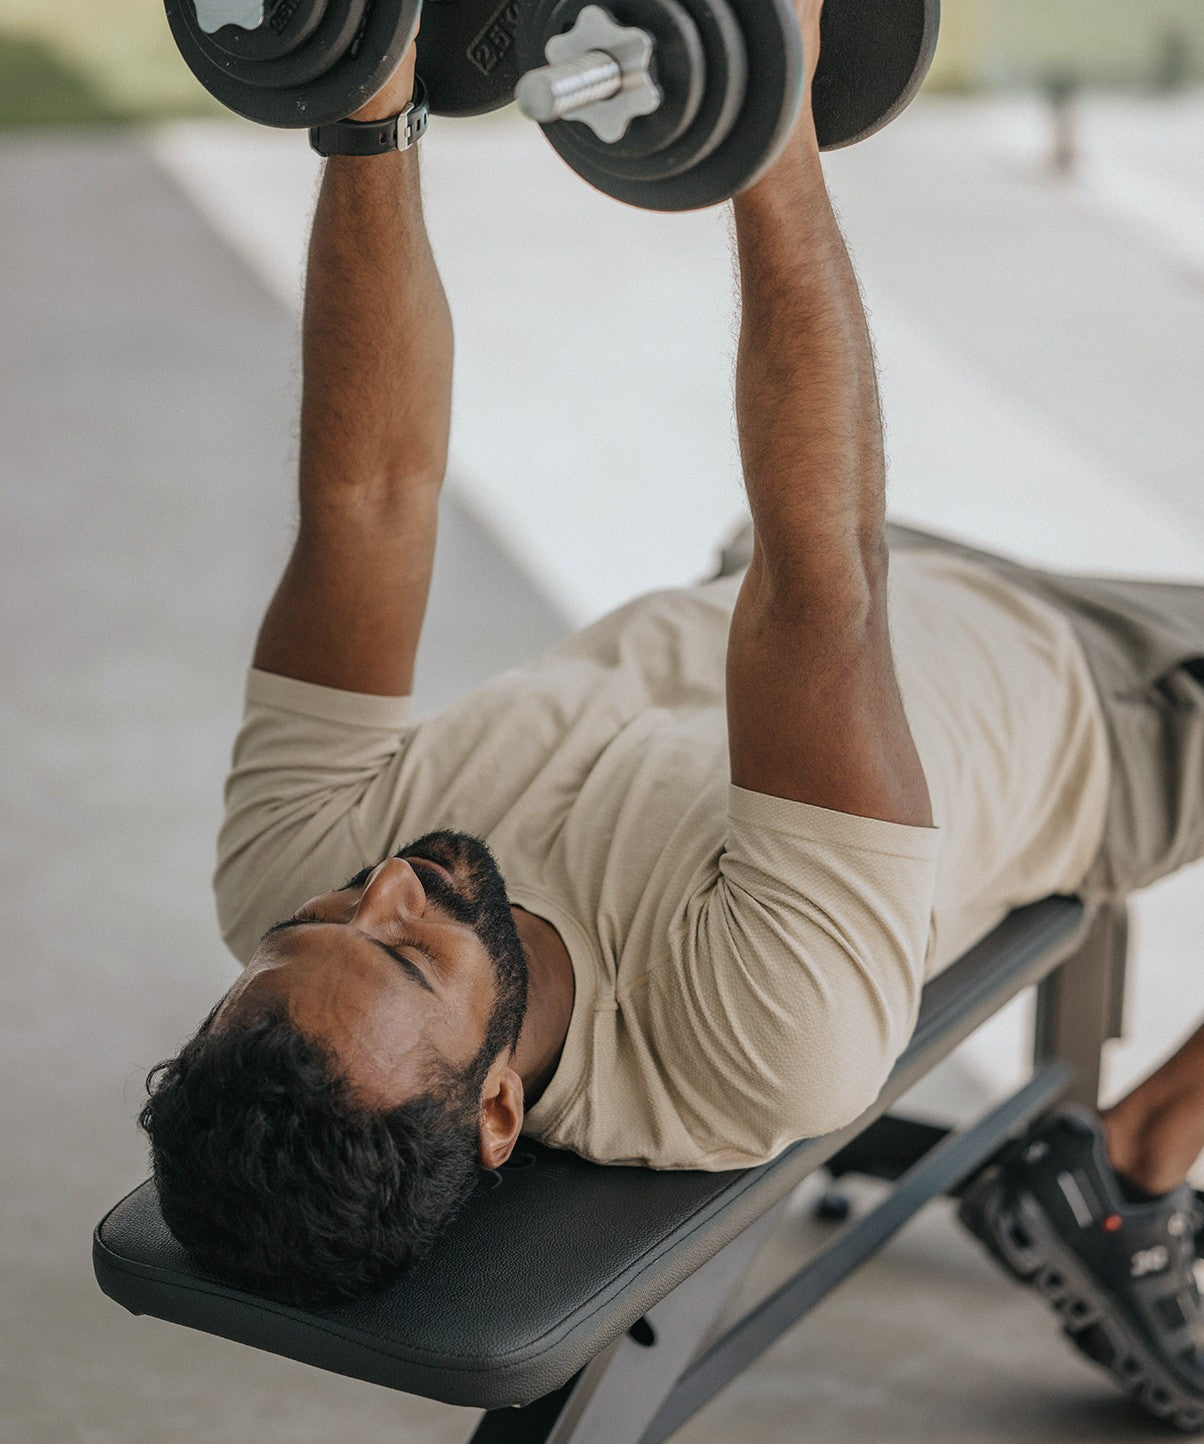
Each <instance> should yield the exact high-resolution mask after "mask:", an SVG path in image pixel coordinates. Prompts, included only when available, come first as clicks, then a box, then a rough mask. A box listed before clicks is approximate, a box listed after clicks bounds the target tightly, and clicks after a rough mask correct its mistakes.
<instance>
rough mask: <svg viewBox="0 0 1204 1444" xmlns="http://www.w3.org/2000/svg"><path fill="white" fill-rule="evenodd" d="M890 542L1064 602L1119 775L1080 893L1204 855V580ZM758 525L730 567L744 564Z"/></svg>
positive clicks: (902, 538)
mask: <svg viewBox="0 0 1204 1444" xmlns="http://www.w3.org/2000/svg"><path fill="white" fill-rule="evenodd" d="M887 534H888V537H889V541H890V545H891V549H892V550H894V549H897V548H904V547H909V546H911V547H918V546H922V547H925V548H929V549H931V548H933V547H936V548H939V549H946V550H949V551H951V552H953V553H954V554H956V555H957V556H959V557H963V558H965V559H967V560H969V561H972V562H977V563H978V564H980V565H981V566H984V567H987V568H989V569H991V570H992V571H994V572H996V573H998V574H999V575H1001V576H1003V577H1005V578H1006V579H1007V580H1009V581H1011V582H1012V583H1014V584H1015V585H1016V586H1018V587H1020V588H1021V589H1023V590H1025V591H1028V592H1031V593H1032V594H1033V595H1034V596H1037V597H1040V598H1042V599H1043V600H1045V601H1047V602H1049V603H1051V604H1052V605H1054V606H1056V607H1057V608H1058V609H1059V611H1061V612H1063V613H1064V614H1065V616H1066V618H1067V620H1068V621H1069V622H1070V624H1071V625H1072V626H1073V627H1074V630H1075V634H1076V635H1077V637H1078V639H1079V641H1080V643H1081V644H1082V647H1083V651H1084V653H1085V654H1086V658H1087V665H1088V667H1089V668H1090V670H1091V675H1092V677H1093V678H1094V680H1095V685H1096V687H1097V689H1098V691H1099V698H1100V704H1101V707H1102V709H1103V714H1104V721H1105V724H1106V726H1107V730H1108V739H1109V742H1110V744H1111V755H1112V780H1111V789H1110V795H1109V801H1108V812H1107V816H1106V820H1105V823H1104V837H1103V843H1102V845H1101V847H1100V850H1099V853H1098V855H1097V857H1096V860H1095V862H1094V863H1093V864H1092V867H1091V869H1090V871H1089V872H1088V874H1087V877H1086V879H1085V880H1084V883H1083V886H1082V888H1081V889H1080V891H1081V892H1082V893H1083V895H1084V896H1085V897H1090V898H1093V899H1094V898H1122V897H1125V896H1127V894H1129V893H1130V892H1134V891H1135V890H1136V889H1138V888H1141V887H1145V886H1146V885H1147V884H1148V883H1151V882H1154V881H1155V880H1156V879H1157V878H1160V877H1164V876H1166V874H1167V873H1171V872H1174V871H1175V870H1176V869H1178V868H1180V867H1183V866H1185V865H1186V864H1187V863H1189V862H1195V861H1196V860H1197V859H1198V858H1200V857H1204V586H1180V585H1175V584H1172V583H1165V582H1137V581H1123V580H1120V579H1117V578H1111V577H1078V576H1064V575H1061V574H1059V573H1056V572H1044V571H1038V570H1037V569H1035V568H1033V567H1026V566H1022V565H1020V564H1019V563H1018V562H1013V561H1008V560H1007V559H1006V558H1004V557H998V556H995V555H993V554H992V553H990V552H984V551H978V550H977V549H975V548H974V547H969V546H964V545H963V544H962V543H960V542H955V541H951V540H949V539H948V538H945V537H940V536H935V535H932V534H930V533H928V532H920V531H914V530H912V529H911V528H909V527H901V526H889V527H888V528H887ZM751 541H752V537H751V527H748V528H746V529H745V530H744V531H743V532H741V533H740V534H738V535H737V536H736V537H734V538H733V539H732V542H731V543H730V544H729V546H728V547H727V549H726V550H725V551H724V553H723V559H722V563H721V573H726V572H730V571H734V570H736V569H737V568H738V567H740V566H743V565H746V564H747V562H748V558H749V555H750V553H751Z"/></svg>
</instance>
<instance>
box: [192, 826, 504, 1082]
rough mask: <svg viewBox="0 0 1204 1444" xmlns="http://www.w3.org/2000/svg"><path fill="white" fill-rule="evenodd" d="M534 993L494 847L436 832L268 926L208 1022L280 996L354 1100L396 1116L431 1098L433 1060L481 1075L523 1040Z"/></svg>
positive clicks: (228, 1017) (225, 1018) (226, 1018)
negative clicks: (410, 1101) (407, 1105)
mask: <svg viewBox="0 0 1204 1444" xmlns="http://www.w3.org/2000/svg"><path fill="white" fill-rule="evenodd" d="M526 994H527V965H526V958H525V955H524V953H523V947H522V943H521V942H520V940H519V936H518V932H517V930H516V929H515V926H514V919H513V916H512V915H511V912H510V903H509V899H508V898H507V896H506V887H505V884H504V882H503V881H502V877H501V874H500V872H499V871H498V868H497V864H496V863H495V862H494V860H493V857H492V855H491V854H490V852H489V850H488V848H487V847H486V846H485V844H484V843H483V842H481V841H480V840H479V839H477V838H473V837H469V836H467V835H466V834H464V833H456V832H431V833H427V834H426V835H425V836H424V837H420V838H419V839H418V840H417V841H416V842H413V843H410V844H409V846H407V847H404V848H402V850H401V851H400V852H399V853H398V854H397V855H396V856H395V857H391V858H387V859H386V860H385V861H384V862H382V863H380V864H379V865H378V866H377V867H375V868H365V869H364V871H363V872H361V873H358V874H357V875H356V876H355V877H353V878H352V879H351V881H350V882H348V883H347V884H345V885H344V886H343V887H342V888H339V889H338V890H337V891H334V892H328V893H323V894H322V895H321V896H320V897H316V898H312V899H311V900H310V901H309V902H307V903H306V904H305V905H304V906H303V907H302V908H300V909H299V910H298V911H297V912H296V913H295V914H294V915H293V917H291V918H288V919H286V920H285V921H284V922H281V923H277V924H276V926H275V927H273V928H270V929H269V930H268V932H267V933H266V934H265V935H264V937H263V939H262V940H261V942H260V944H259V946H258V948H256V950H255V953H254V954H253V956H252V957H251V960H250V962H249V963H248V964H247V968H246V971H245V972H244V974H243V976H242V977H241V978H240V979H239V981H238V982H237V983H235V985H234V987H233V988H231V989H230V992H229V993H228V994H227V995H226V998H225V1000H224V1001H223V1003H222V1005H221V1008H220V1009H219V1011H218V1013H217V1015H216V1017H215V1019H214V1025H215V1026H217V1027H220V1026H221V1025H222V1024H223V1023H224V1022H227V1021H230V1020H231V1019H233V1018H234V1017H236V1016H238V1015H239V1014H245V1013H247V1012H250V1011H253V1010H254V1009H255V1008H256V1007H257V1006H259V1005H262V1004H263V1003H264V1002H266V1001H270V1000H276V999H283V1000H284V1001H285V1003H286V1005H287V1007H288V1011H289V1016H290V1017H291V1018H292V1020H293V1022H294V1024H295V1025H296V1026H297V1027H298V1028H299V1029H300V1030H301V1032H303V1033H304V1034H306V1036H307V1037H310V1038H313V1039H314V1040H315V1041H318V1042H321V1043H324V1044H325V1045H326V1046H327V1047H329V1048H331V1049H332V1050H333V1052H334V1054H335V1056H336V1057H337V1058H338V1059H339V1062H340V1064H341V1071H342V1073H343V1076H344V1078H345V1079H346V1081H347V1082H348V1083H349V1084H350V1086H351V1088H352V1090H353V1092H354V1093H355V1095H356V1096H357V1097H358V1098H359V1100H360V1101H361V1102H362V1103H363V1104H365V1105H366V1106H368V1107H373V1108H391V1107H395V1106H397V1105H398V1104H400V1103H402V1102H404V1101H405V1100H406V1099H407V1098H410V1097H413V1096H415V1095H416V1094H418V1093H421V1092H424V1091H426V1089H427V1088H428V1086H429V1083H430V1069H431V1065H432V1064H434V1063H444V1064H447V1065H449V1066H450V1067H451V1068H453V1069H454V1070H456V1071H457V1072H460V1071H461V1070H463V1069H465V1068H468V1067H469V1065H472V1064H475V1065H476V1068H475V1070H474V1071H477V1072H478V1073H479V1075H480V1076H483V1073H484V1071H485V1069H487V1068H488V1066H489V1064H490V1063H491V1062H492V1061H493V1059H494V1058H495V1057H496V1056H497V1055H498V1054H499V1053H500V1052H501V1051H502V1050H503V1049H506V1048H513V1047H514V1045H515V1043H516V1042H517V1040H518V1034H519V1030H520V1028H521V1026H522V1021H523V1015H524V1013H525V1010H526Z"/></svg>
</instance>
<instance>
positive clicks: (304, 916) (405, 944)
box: [264, 909, 438, 993]
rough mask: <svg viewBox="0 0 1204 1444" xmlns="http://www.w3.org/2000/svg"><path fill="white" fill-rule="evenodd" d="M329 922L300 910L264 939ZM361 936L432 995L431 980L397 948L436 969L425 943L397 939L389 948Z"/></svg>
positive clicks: (433, 957)
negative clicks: (419, 957) (417, 956)
mask: <svg viewBox="0 0 1204 1444" xmlns="http://www.w3.org/2000/svg"><path fill="white" fill-rule="evenodd" d="M329 921H330V919H329V918H322V917H318V916H317V915H316V914H315V913H312V912H306V911H305V910H304V909H302V911H301V912H299V913H294V915H293V916H292V917H291V918H285V920H284V921H283V922H280V923H275V924H273V926H272V927H270V928H269V929H268V930H267V932H266V933H264V937H265V938H270V937H274V936H275V935H276V934H277V933H282V932H284V931H285V930H286V929H288V928H300V927H305V926H306V925H307V924H312V923H325V922H329ZM363 936H364V937H366V938H367V939H368V941H369V942H370V943H371V944H372V946H373V947H375V948H379V949H380V950H381V952H382V953H387V954H388V956H389V957H391V958H392V959H393V961H394V962H395V963H396V964H397V966H398V967H399V968H400V969H401V970H402V972H403V973H405V975H406V976H407V977H408V978H412V979H413V980H414V982H416V983H417V984H418V985H419V987H422V988H425V989H426V990H427V992H428V993H434V991H435V989H434V987H433V986H432V984H431V980H430V979H429V978H428V977H427V975H426V974H425V973H424V972H423V971H422V969H421V968H420V967H419V966H418V964H417V963H415V962H414V960H413V958H407V957H406V955H405V954H404V953H402V952H399V951H398V949H399V948H413V950H414V951H415V952H416V953H419V954H421V956H422V957H423V958H424V959H425V960H426V961H427V963H429V964H430V966H431V967H432V968H437V967H438V962H437V960H436V958H435V955H434V953H432V952H431V950H430V949H429V948H428V947H427V946H426V944H425V943H421V942H419V941H418V940H417V939H416V938H399V939H398V942H397V945H396V946H395V947H390V946H389V944H388V943H382V942H381V940H380V939H379V938H372V937H368V935H367V933H365V934H363Z"/></svg>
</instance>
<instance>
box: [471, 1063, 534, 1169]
mask: <svg viewBox="0 0 1204 1444" xmlns="http://www.w3.org/2000/svg"><path fill="white" fill-rule="evenodd" d="M524 1112H525V1110H524V1108H523V1080H522V1079H521V1078H520V1077H519V1076H518V1074H517V1073H516V1072H515V1071H514V1069H513V1068H512V1067H511V1066H510V1064H509V1061H508V1060H503V1059H499V1060H498V1061H497V1062H496V1063H495V1064H494V1065H493V1067H492V1068H491V1069H490V1070H489V1076H488V1077H487V1078H486V1079H485V1086H484V1087H483V1088H482V1090H481V1127H480V1138H481V1147H480V1154H479V1157H480V1160H481V1166H482V1167H483V1168H500V1167H501V1166H502V1164H503V1163H505V1161H506V1160H507V1159H508V1158H509V1157H510V1155H511V1153H512V1152H513V1151H514V1145H515V1144H516V1143H517V1142H518V1135H519V1133H520V1131H521V1130H522V1126H523V1116H524Z"/></svg>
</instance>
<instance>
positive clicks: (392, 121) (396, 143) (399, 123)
mask: <svg viewBox="0 0 1204 1444" xmlns="http://www.w3.org/2000/svg"><path fill="white" fill-rule="evenodd" d="M430 118H431V113H430V108H429V107H428V105H427V101H426V87H425V86H424V85H423V83H422V81H421V80H419V79H418V77H417V76H415V77H414V98H413V100H411V101H410V103H409V105H407V106H406V108H405V109H404V110H403V111H402V112H401V114H400V115H394V116H390V117H389V118H388V119H387V120H336V121H332V122H331V124H329V125H315V126H313V127H312V129H311V130H310V132H309V143H310V145H311V146H313V148H314V150H316V151H317V152H318V154H319V155H384V154H385V153H386V152H387V151H391V150H409V149H410V147H411V146H412V145H417V144H418V142H419V140H420V139H421V138H422V136H423V134H424V132H425V131H426V128H427V126H428V124H429V123H430Z"/></svg>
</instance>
